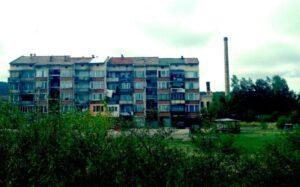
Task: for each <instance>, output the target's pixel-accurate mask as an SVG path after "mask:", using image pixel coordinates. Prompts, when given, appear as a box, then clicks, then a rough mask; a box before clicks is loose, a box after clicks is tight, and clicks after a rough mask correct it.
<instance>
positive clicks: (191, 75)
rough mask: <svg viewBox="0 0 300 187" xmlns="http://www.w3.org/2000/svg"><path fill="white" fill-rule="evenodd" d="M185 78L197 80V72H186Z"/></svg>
mask: <svg viewBox="0 0 300 187" xmlns="http://www.w3.org/2000/svg"><path fill="white" fill-rule="evenodd" d="M185 78H198V72H197V71H186V72H185Z"/></svg>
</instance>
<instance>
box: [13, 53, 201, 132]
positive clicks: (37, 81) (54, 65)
mask: <svg viewBox="0 0 300 187" xmlns="http://www.w3.org/2000/svg"><path fill="white" fill-rule="evenodd" d="M91 60H92V59H91V58H84V57H83V58H72V57H68V56H63V57H61V56H57V57H51V56H48V57H36V56H34V57H20V58H19V59H16V60H15V61H13V62H11V69H10V72H11V75H10V78H9V83H10V88H11V89H10V93H11V101H13V102H14V103H17V104H18V105H19V106H20V107H21V108H22V109H23V110H24V111H27V110H34V109H35V108H39V110H40V111H42V112H49V110H51V107H52V108H53V107H54V106H56V105H58V107H59V108H60V111H61V112H67V111H69V110H72V109H78V110H81V111H85V110H90V111H91V113H92V114H93V115H96V114H97V113H102V112H107V111H104V109H103V107H104V106H105V103H106V104H107V106H108V108H109V106H110V107H111V109H112V110H113V111H109V112H111V113H113V115H112V116H114V117H119V116H120V117H121V116H122V117H131V118H134V120H135V121H136V122H137V123H138V124H139V125H144V124H145V122H153V121H158V124H159V125H164V126H171V125H173V126H176V125H177V124H178V123H180V122H183V123H186V122H187V121H190V119H195V120H196V118H197V114H198V112H199V110H200V98H199V95H200V94H199V62H198V60H197V59H185V58H173V59H164V58H162V59H160V58H158V57H131V58H126V57H121V58H115V57H113V58H110V59H108V60H107V61H105V62H97V63H91ZM108 93H112V94H111V97H110V96H109V97H107V94H108ZM108 110H109V109H108Z"/></svg>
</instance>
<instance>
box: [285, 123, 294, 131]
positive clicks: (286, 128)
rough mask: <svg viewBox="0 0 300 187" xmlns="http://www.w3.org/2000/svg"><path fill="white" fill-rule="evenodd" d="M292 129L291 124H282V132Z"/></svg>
mask: <svg viewBox="0 0 300 187" xmlns="http://www.w3.org/2000/svg"><path fill="white" fill-rule="evenodd" d="M293 127H294V125H293V124H291V123H286V124H284V126H283V129H284V130H287V131H290V130H293Z"/></svg>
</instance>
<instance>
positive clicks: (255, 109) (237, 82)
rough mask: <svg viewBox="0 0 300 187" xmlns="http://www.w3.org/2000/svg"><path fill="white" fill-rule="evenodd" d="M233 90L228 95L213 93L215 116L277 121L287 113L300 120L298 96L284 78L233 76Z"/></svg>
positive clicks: (212, 109)
mask: <svg viewBox="0 0 300 187" xmlns="http://www.w3.org/2000/svg"><path fill="white" fill-rule="evenodd" d="M231 87H232V91H231V93H230V94H229V95H228V96H225V95H224V94H223V93H220V92H219V93H216V94H214V98H213V104H212V106H211V107H210V109H209V112H210V113H211V114H212V115H214V116H215V117H232V118H236V119H240V120H244V121H257V120H262V121H276V120H277V119H278V118H279V117H281V116H288V117H289V118H290V120H292V121H293V122H299V119H298V116H299V111H300V107H299V106H300V105H299V95H297V94H296V93H295V92H293V91H292V90H290V89H289V86H288V84H287V82H286V80H285V79H283V78H282V77H280V76H278V75H276V76H274V77H272V78H269V77H266V78H265V79H257V80H256V81H253V80H252V79H250V78H249V79H246V78H241V79H239V78H238V77H237V76H235V75H234V76H233V77H232V81H231Z"/></svg>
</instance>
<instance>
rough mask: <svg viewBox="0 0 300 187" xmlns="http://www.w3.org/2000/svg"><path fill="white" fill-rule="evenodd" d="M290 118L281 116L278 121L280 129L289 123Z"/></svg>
mask: <svg viewBox="0 0 300 187" xmlns="http://www.w3.org/2000/svg"><path fill="white" fill-rule="evenodd" d="M289 122H290V119H289V118H288V117H287V116H280V117H279V118H278V120H277V122H276V127H277V128H278V129H283V128H284V125H285V124H286V123H289Z"/></svg>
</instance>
